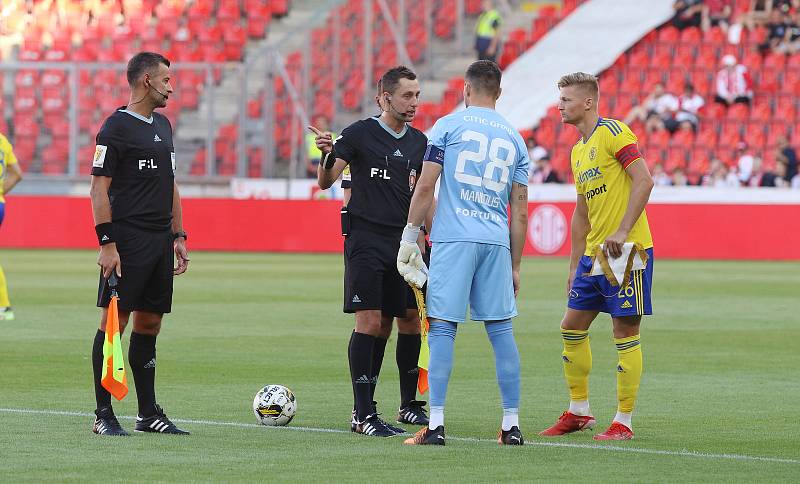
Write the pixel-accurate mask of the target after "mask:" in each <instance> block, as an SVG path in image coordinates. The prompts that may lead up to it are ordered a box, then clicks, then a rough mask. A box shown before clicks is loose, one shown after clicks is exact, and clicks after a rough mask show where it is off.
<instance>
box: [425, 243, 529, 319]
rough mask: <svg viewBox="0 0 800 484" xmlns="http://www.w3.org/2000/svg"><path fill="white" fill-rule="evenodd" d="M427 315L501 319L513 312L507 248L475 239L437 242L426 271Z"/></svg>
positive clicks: (515, 309) (512, 283) (514, 306)
mask: <svg viewBox="0 0 800 484" xmlns="http://www.w3.org/2000/svg"><path fill="white" fill-rule="evenodd" d="M426 304H427V308H428V317H430V318H434V319H441V320H443V321H450V322H454V323H463V322H464V321H465V320H466V317H467V306H469V309H470V317H471V319H473V320H475V321H503V320H506V319H509V318H512V317H514V316H516V315H517V303H516V299H515V298H514V282H513V280H512V277H511V251H510V250H509V249H507V248H505V247H503V246H501V245H494V244H481V243H477V242H437V243H434V244H433V249H432V251H431V266H430V271H429V274H428V295H427V302H426Z"/></svg>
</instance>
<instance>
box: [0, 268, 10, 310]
mask: <svg viewBox="0 0 800 484" xmlns="http://www.w3.org/2000/svg"><path fill="white" fill-rule="evenodd" d="M9 306H11V302H10V301H9V300H8V286H7V285H6V275H5V273H3V268H2V267H0V308H7V307H9Z"/></svg>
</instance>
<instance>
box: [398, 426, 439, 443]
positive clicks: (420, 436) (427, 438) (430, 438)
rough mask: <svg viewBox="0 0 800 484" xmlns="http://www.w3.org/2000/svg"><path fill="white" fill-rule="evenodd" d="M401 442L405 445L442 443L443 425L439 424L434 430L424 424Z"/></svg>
mask: <svg viewBox="0 0 800 484" xmlns="http://www.w3.org/2000/svg"><path fill="white" fill-rule="evenodd" d="M403 443H404V444H406V445H444V425H440V426H438V427H436V428H435V429H434V430H431V429H429V428H428V426H427V425H426V426H425V427H422V428H421V429H419V431H418V432H417V433H416V434H414V436H413V437H409V438H407V439H406V440H404V441H403Z"/></svg>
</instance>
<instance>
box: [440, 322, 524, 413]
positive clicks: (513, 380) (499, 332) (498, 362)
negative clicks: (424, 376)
mask: <svg viewBox="0 0 800 484" xmlns="http://www.w3.org/2000/svg"><path fill="white" fill-rule="evenodd" d="M484 327H485V328H486V334H487V335H489V341H491V342H492V349H493V350H494V364H495V371H496V372H497V384H498V386H499V387H500V397H501V399H502V401H503V408H504V409H517V408H519V351H517V343H516V341H515V340H514V332H513V330H512V327H511V320H506V321H491V322H488V321H487V322H486V323H484ZM431 353H432V352H431ZM451 354H452V353H451ZM431 400H433V385H431Z"/></svg>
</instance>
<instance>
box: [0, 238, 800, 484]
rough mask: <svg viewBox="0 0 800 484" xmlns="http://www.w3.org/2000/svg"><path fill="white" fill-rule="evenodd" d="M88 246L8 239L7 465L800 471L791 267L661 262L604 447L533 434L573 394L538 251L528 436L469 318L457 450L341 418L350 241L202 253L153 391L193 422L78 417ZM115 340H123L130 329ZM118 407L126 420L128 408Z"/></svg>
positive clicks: (503, 474)
mask: <svg viewBox="0 0 800 484" xmlns="http://www.w3.org/2000/svg"><path fill="white" fill-rule="evenodd" d="M95 257H96V254H95V253H94V252H88V251H87V252H81V251H12V250H5V251H0V262H1V263H2V265H3V267H4V269H5V272H6V276H7V278H8V281H9V285H10V289H11V297H12V302H13V306H14V309H15V313H16V320H15V321H10V322H8V321H7V322H0V330H1V331H0V408H1V409H0V469H1V470H2V472H0V481H14V482H19V481H45V480H50V481H81V482H93V481H103V480H113V481H118V482H120V481H137V482H175V481H181V482H186V481H193V482H197V481H207V482H220V481H243V480H245V479H247V480H251V481H255V480H258V481H264V482H269V481H320V482H340V481H359V482H364V481H370V482H372V481H390V482H399V481H404V482H409V481H411V482H414V481H419V482H422V481H428V482H432V481H440V482H467V481H470V482H476V481H480V482H488V481H532V480H545V481H637V482H657V481H660V482H676V481H683V482H700V481H703V482H706V481H725V482H730V481H749V482H754V481H758V482H765V481H794V482H797V479H798V476H800V431H799V430H798V425H797V417H796V414H797V402H798V401H800V378H798V377H797V370H798V368H800V351H798V343H797V342H798V341H799V340H800V318H798V313H797V310H798V304H797V301H798V292H800V284H798V277H797V274H798V273H800V264H798V263H787V262H782V263H754V262H697V261H662V260H657V261H656V265H655V287H654V308H655V311H656V315H655V316H653V317H650V318H646V321H645V322H644V325H643V331H642V346H643V349H644V359H645V373H644V378H643V382H642V386H641V390H640V398H639V401H638V405H637V408H636V412H635V415H634V431H635V432H636V439H635V440H633V441H631V442H624V443H617V444H602V445H595V443H594V442H593V441H592V439H591V435H592V433H590V432H583V433H578V434H576V435H570V436H567V437H565V438H561V439H556V440H545V439H544V438H541V437H538V436H537V435H536V433H537V432H538V431H539V430H541V429H542V428H544V427H546V426H548V425H550V424H551V423H553V421H554V420H555V418H556V417H558V415H559V414H560V413H561V411H563V410H564V408H565V405H566V403H567V398H568V397H567V392H566V387H565V383H564V381H563V376H562V373H561V359H560V352H561V342H560V336H559V332H558V324H559V321H560V318H561V315H562V313H563V308H564V302H565V300H564V294H563V292H564V282H565V278H566V261H565V260H564V259H536V258H526V259H525V260H524V261H523V277H522V290H521V293H520V298H519V301H518V303H519V310H520V316H519V317H518V318H517V319H516V320H515V322H514V325H515V332H516V335H517V342H518V344H519V347H520V353H521V357H522V378H523V381H522V405H521V417H520V418H521V426H522V430H523V432H524V434H525V436H526V438H527V440H528V441H529V443H530V444H531V445H527V446H525V447H523V448H502V447H500V446H498V445H497V444H496V442H495V439H496V433H497V429H498V426H499V423H500V415H501V414H500V410H499V396H498V390H497V387H496V384H495V380H494V363H493V358H492V352H491V348H490V346H489V343H488V341H487V339H486V336H485V334H484V331H483V327H482V325H480V324H474V323H473V324H468V325H465V326H462V328H461V329H460V331H459V336H458V339H457V341H456V362H455V367H454V371H453V375H452V378H451V380H450V391H449V395H448V402H447V403H448V406H447V414H446V418H447V420H446V423H447V432H448V438H449V440H448V444H447V446H446V447H445V448H425V447H420V448H414V447H411V448H410V447H405V446H403V445H402V443H401V438H399V437H398V438H389V439H379V438H368V437H363V436H357V435H354V434H351V433H350V432H349V425H348V423H349V416H350V408H351V404H352V396H351V392H350V384H349V382H348V370H347V361H346V347H347V340H348V337H349V332H350V329H351V327H352V316H349V315H344V314H342V313H341V290H342V278H341V275H342V260H341V256H330V255H286V254H220V253H202V252H195V253H193V254H192V263H191V264H192V265H191V268H190V270H189V272H188V273H187V274H186V275H183V276H181V277H180V278H178V279H177V280H176V290H175V304H174V312H173V313H172V314H171V315H168V316H167V317H166V319H165V323H164V328H163V330H162V333H161V336H160V337H159V344H158V377H157V395H158V399H159V402H160V403H161V404H162V405H163V406H164V408H165V410H166V412H167V414H168V415H169V416H170V417H171V418H174V419H176V420H183V422H182V426H183V427H184V428H187V429H188V430H190V431H192V433H193V435H191V436H190V437H186V438H180V437H177V438H176V437H170V436H160V435H138V434H137V435H134V436H133V437H130V438H103V437H98V436H95V435H93V434H91V433H90V425H91V418H90V417H88V416H86V415H82V414H89V413H90V412H91V411H92V410H93V409H94V397H93V390H92V383H91V364H90V360H89V354H90V349H91V342H92V338H93V335H94V332H95V329H96V326H97V322H98V320H99V313H98V310H97V309H96V308H95V307H94V298H95V292H96V288H97V268H96V265H95ZM123 271H124V268H123ZM591 335H592V351H593V355H594V371H593V374H592V377H591V402H592V408H593V412H594V414H595V416H596V417H597V419H598V427H600V429H599V430H603V429H604V428H605V426H607V425H608V424H609V423H610V419H611V417H612V416H613V414H614V410H615V373H614V368H615V364H616V353H615V350H614V346H613V344H612V340H611V334H610V322H609V319H608V318H607V317H604V316H602V315H601V317H600V318H599V319H598V320H597V321H596V323H595V325H594V327H593V328H592V332H591ZM123 341H124V343H125V345H126V346H127V342H128V337H127V335H126V336H125V337H124V339H123ZM394 342H395V340H394V338H392V340H391V341H390V343H389V347H388V348H387V352H386V361H385V363H384V365H383V374H382V375H381V376H382V379H381V383H380V385H379V388H378V395H377V398H378V400H379V402H380V409H381V410H382V411H383V412H384V416H385V417H394V415H393V410H396V408H397V404H398V398H399V397H398V386H397V372H396V366H395V363H394ZM130 378H131V377H130V375H129V381H130ZM267 383H280V384H283V385H286V386H288V387H289V388H291V389H292V390H293V391H294V392H295V393H296V395H297V398H298V403H299V410H298V413H297V416H296V417H295V419H294V421H293V422H292V423H291V424H290V425H289V427H288V428H279V429H273V428H266V427H260V426H256V425H254V423H255V418H254V417H253V414H252V410H251V402H252V399H253V396H254V395H255V393H256V391H258V390H259V389H260V388H261V387H262V386H263V385H265V384H267ZM130 386H131V393H130V394H129V396H128V398H126V399H125V400H124V401H123V402H120V403H116V404H115V408H116V410H117V414H118V415H120V416H128V417H130V416H132V415H134V414H135V413H136V397H135V393H134V388H133V383H132V381H130ZM423 399H424V397H423ZM58 412H64V413H62V414H59V413H58ZM186 420H192V421H193V422H186ZM121 422H122V423H123V425H124V426H125V427H126V428H128V429H129V430H131V429H132V427H133V422H132V420H131V419H130V418H125V419H121ZM325 430H328V431H325ZM331 430H332V431H331ZM412 430H416V429H412ZM599 430H598V431H599Z"/></svg>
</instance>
